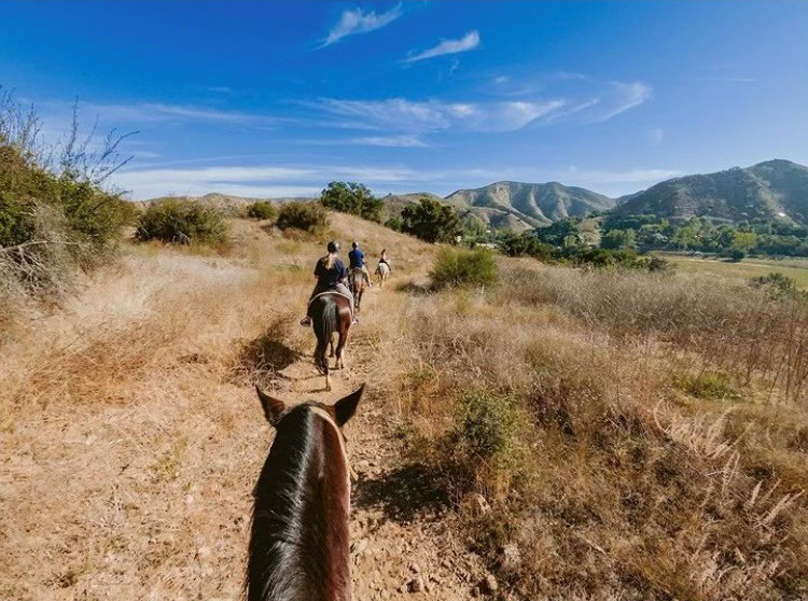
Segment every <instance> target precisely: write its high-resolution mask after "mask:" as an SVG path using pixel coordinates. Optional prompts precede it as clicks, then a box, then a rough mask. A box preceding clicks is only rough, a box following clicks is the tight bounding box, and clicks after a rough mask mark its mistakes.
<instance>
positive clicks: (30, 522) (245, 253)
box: [0, 216, 426, 600]
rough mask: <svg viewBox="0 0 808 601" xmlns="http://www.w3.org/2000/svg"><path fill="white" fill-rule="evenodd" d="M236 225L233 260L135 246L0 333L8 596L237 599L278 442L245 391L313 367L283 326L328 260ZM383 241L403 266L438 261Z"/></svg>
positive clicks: (349, 227)
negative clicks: (255, 497)
mask: <svg viewBox="0 0 808 601" xmlns="http://www.w3.org/2000/svg"><path fill="white" fill-rule="evenodd" d="M335 221H341V223H340V225H339V226H338V227H342V228H344V230H343V231H351V232H353V231H361V232H362V234H363V235H367V236H368V237H370V236H374V237H375V236H376V234H377V229H376V228H375V227H374V226H369V227H368V229H365V228H366V226H365V225H364V223H363V222H361V221H359V220H357V219H352V218H349V219H344V218H343V217H342V216H335ZM231 225H232V226H233V227H232V229H233V232H234V237H235V239H236V241H235V243H234V245H233V247H232V249H231V252H230V254H229V255H227V256H222V255H221V254H220V253H219V252H208V251H207V250H205V249H201V248H190V249H189V248H183V249H172V248H170V247H167V246H161V245H133V246H128V247H127V248H125V250H124V256H123V258H122V260H121V262H120V263H119V264H118V265H117V266H116V267H115V268H108V269H105V270H102V271H101V272H99V273H97V274H96V275H95V277H94V280H93V281H92V282H91V283H90V284H89V286H88V287H86V288H85V290H84V292H82V293H81V294H80V295H78V296H76V297H75V298H73V299H72V300H69V301H67V302H66V303H65V305H64V306H63V307H62V308H60V309H54V310H51V311H50V312H45V313H42V314H40V315H39V317H38V318H36V319H33V320H30V321H17V322H15V323H14V324H10V325H9V327H7V328H6V329H5V332H4V334H5V340H4V341H3V343H2V347H0V355H2V357H3V361H2V362H0V449H1V451H0V452H1V453H2V456H3V457H5V459H4V461H3V464H2V470H0V495H1V496H2V504H3V511H2V512H1V513H0V532H2V534H0V554H2V556H3V559H4V566H3V570H2V571H1V572H0V598H2V599H21V600H22V599H78V598H80V599H88V600H89V599H181V598H182V599H191V598H204V599H216V598H222V599H223V598H227V599H234V598H237V597H238V596H239V593H240V590H241V585H242V574H243V565H244V556H243V555H244V550H245V549H246V540H247V539H246V537H247V530H248V522H249V518H248V514H249V511H250V504H251V496H250V493H251V490H252V486H253V484H254V479H255V475H256V474H257V473H258V471H259V470H260V465H261V463H262V462H263V460H264V457H265V455H266V449H267V439H268V428H267V427H266V426H265V425H264V422H263V420H262V418H261V415H260V411H259V408H258V405H257V403H256V401H255V398H254V394H255V393H254V389H253V388H252V385H251V382H252V381H261V382H263V383H267V382H271V379H272V377H273V375H274V373H275V372H276V371H277V370H278V369H282V364H283V363H284V362H285V361H288V360H289V358H290V357H291V356H297V355H298V354H299V353H305V354H308V353H310V351H311V348H310V346H311V339H310V338H311V333H310V332H309V331H306V330H304V329H302V328H295V327H290V326H289V324H294V323H295V322H296V321H297V319H298V318H299V316H300V314H302V312H303V308H304V307H305V299H306V298H307V296H308V294H309V292H310V290H311V286H312V284H313V279H312V275H311V271H312V269H313V267H312V266H313V263H314V261H315V260H316V259H317V257H319V256H320V254H321V253H322V249H321V246H320V244H319V242H317V241H306V240H304V241H294V240H288V239H286V238H284V237H283V236H281V235H280V234H278V233H272V234H267V232H264V231H262V230H261V229H260V228H259V227H258V226H257V225H255V224H252V223H247V222H241V221H235V222H233V223H232V224H231ZM378 230H383V228H380V227H379V228H378ZM342 239H343V240H347V237H346V236H345V235H344V234H343V238H342ZM379 239H382V240H384V242H385V244H387V245H388V247H389V249H390V252H391V255H392V257H393V258H394V260H395V257H396V256H397V254H398V253H402V254H403V253H404V251H405V248H406V247H407V246H408V245H409V246H410V247H411V248H410V250H412V254H413V256H417V254H418V253H421V252H425V251H424V250H423V249H425V248H426V246H425V245H423V244H421V243H419V242H416V241H412V240H410V239H409V238H408V237H405V236H401V235H397V234H393V235H392V236H391V235H388V234H387V231H386V230H384V231H382V232H381V235H380V236H379ZM200 252H201V254H200ZM368 307H369V309H370V308H372V304H369V305H368ZM377 319H378V320H379V321H381V320H383V316H379V317H378V318H377ZM375 321H376V320H375V319H373V318H372V317H369V318H368V319H367V320H366V323H367V326H368V327H367V330H368V336H369V337H371V338H372V337H373V336H375V335H377V334H380V333H381V332H382V330H383V328H382V327H380V326H379V325H377V324H376V323H375ZM358 336H363V334H361V333H360V334H358ZM349 351H350V349H349ZM371 369H376V368H374V367H371ZM312 371H313V370H312Z"/></svg>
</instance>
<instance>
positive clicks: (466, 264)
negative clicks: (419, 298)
mask: <svg viewBox="0 0 808 601" xmlns="http://www.w3.org/2000/svg"><path fill="white" fill-rule="evenodd" d="M429 275H430V277H431V278H432V284H433V286H434V287H435V288H438V289H441V288H458V287H460V288H464V287H465V288H471V287H478V286H493V285H494V284H496V282H497V264H496V261H495V260H494V255H493V254H492V253H491V252H490V251H488V250H485V249H477V250H459V249H455V248H442V249H441V250H440V252H439V253H438V257H437V259H435V264H434V265H433V267H432V271H431V272H430V274H429Z"/></svg>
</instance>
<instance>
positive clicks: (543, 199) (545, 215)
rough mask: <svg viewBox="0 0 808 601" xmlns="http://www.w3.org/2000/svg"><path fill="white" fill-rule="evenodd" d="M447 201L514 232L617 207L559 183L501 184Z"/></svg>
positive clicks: (459, 193) (454, 195)
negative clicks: (514, 230)
mask: <svg viewBox="0 0 808 601" xmlns="http://www.w3.org/2000/svg"><path fill="white" fill-rule="evenodd" d="M444 201H445V202H448V203H449V204H451V205H453V206H455V207H456V208H457V209H458V210H460V211H461V213H463V212H465V213H472V214H474V215H476V216H478V217H480V218H481V219H482V220H483V221H485V222H486V223H488V224H490V225H491V226H493V227H511V228H513V229H530V228H533V227H537V226H541V225H547V224H549V223H552V222H553V221H557V220H559V219H564V218H566V217H583V216H585V215H589V214H591V213H593V212H595V211H605V210H608V209H611V208H613V207H614V206H615V201H614V200H613V199H611V198H609V197H608V196H604V195H603V194H598V193H597V192H592V191H591V190H587V189H585V188H578V187H575V186H565V185H563V184H560V183H558V182H550V183H546V184H527V183H521V182H497V183H494V184H489V185H488V186H483V187H482V188H474V189H470V190H457V191H456V192H453V193H452V194H450V195H449V196H447V197H446V198H445V199H444Z"/></svg>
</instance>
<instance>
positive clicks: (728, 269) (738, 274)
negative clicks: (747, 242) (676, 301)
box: [657, 252, 808, 290]
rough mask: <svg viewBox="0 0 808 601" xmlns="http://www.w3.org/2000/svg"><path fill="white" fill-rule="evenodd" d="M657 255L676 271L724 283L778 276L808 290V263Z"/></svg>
mask: <svg viewBox="0 0 808 601" xmlns="http://www.w3.org/2000/svg"><path fill="white" fill-rule="evenodd" d="M657 254H659V255H660V256H663V257H665V258H666V259H668V260H669V261H671V262H672V263H673V264H674V265H675V266H676V269H677V271H679V272H682V273H697V274H706V275H716V276H720V277H722V278H724V279H737V280H739V281H742V280H748V279H750V278H753V277H755V276H760V275H766V274H769V273H772V272H778V273H782V274H783V275H785V276H788V277H789V278H791V279H792V280H794V282H795V283H796V285H797V287H798V288H800V289H803V290H808V259H797V258H783V259H744V260H743V261H740V262H737V263H733V262H731V261H725V260H722V259H717V258H715V257H698V256H692V255H685V254H681V253H670V252H664V253H657Z"/></svg>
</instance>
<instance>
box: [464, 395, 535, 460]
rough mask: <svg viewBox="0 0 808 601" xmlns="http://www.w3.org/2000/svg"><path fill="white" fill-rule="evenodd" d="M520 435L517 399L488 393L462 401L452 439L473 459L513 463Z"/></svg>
mask: <svg viewBox="0 0 808 601" xmlns="http://www.w3.org/2000/svg"><path fill="white" fill-rule="evenodd" d="M518 434H519V418H518V412H517V409H516V403H515V401H514V399H512V398H510V397H502V396H496V395H492V394H489V393H486V392H473V393H467V394H465V395H463V396H462V397H461V398H460V402H459V403H458V411H457V415H456V417H455V425H454V429H453V431H452V437H453V438H454V440H455V441H456V442H457V443H458V444H459V445H461V446H462V447H463V452H464V454H466V455H467V456H468V458H469V459H472V460H473V461H496V462H500V463H511V460H512V459H513V456H514V451H515V448H516V441H517V438H518Z"/></svg>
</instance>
